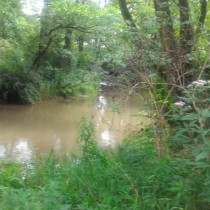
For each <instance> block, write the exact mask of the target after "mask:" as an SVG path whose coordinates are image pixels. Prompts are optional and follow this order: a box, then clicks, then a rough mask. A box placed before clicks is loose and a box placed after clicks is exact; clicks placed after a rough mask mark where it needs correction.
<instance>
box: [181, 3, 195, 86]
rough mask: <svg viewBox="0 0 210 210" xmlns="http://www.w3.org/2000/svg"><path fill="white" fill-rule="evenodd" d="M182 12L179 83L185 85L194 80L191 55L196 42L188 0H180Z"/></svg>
mask: <svg viewBox="0 0 210 210" xmlns="http://www.w3.org/2000/svg"><path fill="white" fill-rule="evenodd" d="M179 12H180V37H179V39H180V48H179V64H180V67H179V83H180V85H181V86H183V87H185V86H186V85H187V84H189V82H190V81H191V80H192V73H191V72H190V68H191V64H190V62H189V59H188V57H189V55H190V54H191V52H192V48H193V44H194V40H193V39H194V36H193V27H192V24H191V21H190V8H189V4H188V1H187V0H179Z"/></svg>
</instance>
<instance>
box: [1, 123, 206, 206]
mask: <svg viewBox="0 0 210 210" xmlns="http://www.w3.org/2000/svg"><path fill="white" fill-rule="evenodd" d="M80 143H81V145H80V146H81V147H80V148H81V155H71V156H65V157H63V158H58V157H57V156H56V154H55V153H54V152H53V151H51V153H50V154H49V156H48V157H46V158H41V159H36V160H35V161H33V162H31V163H30V164H26V163H25V164H17V163H9V162H1V163H0V168H1V170H0V177H1V179H0V209H2V210H10V209H11V210H13V209H14V207H15V209H21V210H26V209H33V210H40V209H43V210H46V209H49V210H58V209H62V210H63V209H66V210H82V209H83V210H93V209H94V210H96V209H97V210H111V209H112V210H121V209H131V210H139V209H142V210H154V209H161V210H162V209H164V210H169V209H184V210H192V209H194V210H200V209H202V210H207V209H209V201H208V197H207V190H208V186H205V182H204V180H205V178H206V175H205V169H204V168H203V169H201V168H200V169H199V168H197V167H196V165H195V162H194V160H192V159H189V158H186V157H179V158H178V157H175V156H174V157H172V156H171V157H169V156H165V157H164V158H162V159H159V158H158V157H157V155H156V151H155V139H154V133H153V130H152V129H151V128H149V127H148V128H147V129H145V130H144V131H142V132H140V133H135V134H133V135H131V136H130V137H128V138H127V139H126V140H125V141H124V143H123V144H122V145H121V146H120V147H119V148H118V149H117V150H116V151H115V152H113V151H107V150H103V149H101V148H99V147H98V146H97V145H96V143H95V141H94V137H93V124H92V123H91V122H86V121H85V120H84V121H83V124H82V126H81V129H80Z"/></svg>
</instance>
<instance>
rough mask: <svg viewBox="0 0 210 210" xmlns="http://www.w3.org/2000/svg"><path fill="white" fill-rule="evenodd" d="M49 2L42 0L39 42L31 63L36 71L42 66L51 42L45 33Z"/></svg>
mask: <svg viewBox="0 0 210 210" xmlns="http://www.w3.org/2000/svg"><path fill="white" fill-rule="evenodd" d="M50 3H51V0H44V7H43V10H42V15H41V20H40V25H41V29H40V41H39V48H38V51H37V54H36V57H35V59H34V61H33V63H32V68H35V69H38V68H39V67H40V65H41V64H42V62H43V60H44V57H45V55H46V52H47V50H48V48H49V47H50V44H51V42H52V38H51V37H50V36H49V33H48V32H47V31H46V28H47V24H48V17H47V16H48V10H49V6H50Z"/></svg>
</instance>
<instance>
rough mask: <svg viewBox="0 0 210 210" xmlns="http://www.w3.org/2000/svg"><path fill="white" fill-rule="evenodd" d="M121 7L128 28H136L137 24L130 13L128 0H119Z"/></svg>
mask: <svg viewBox="0 0 210 210" xmlns="http://www.w3.org/2000/svg"><path fill="white" fill-rule="evenodd" d="M118 2H119V5H120V10H121V13H122V16H123V19H124V21H125V22H126V24H127V26H128V27H131V28H136V24H135V23H134V21H133V18H132V16H131V13H130V11H129V10H128V6H127V2H126V0H118Z"/></svg>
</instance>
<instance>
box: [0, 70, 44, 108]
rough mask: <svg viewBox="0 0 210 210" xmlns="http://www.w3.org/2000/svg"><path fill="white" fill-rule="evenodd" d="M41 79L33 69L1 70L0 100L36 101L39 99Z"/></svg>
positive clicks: (8, 101) (5, 101) (12, 101)
mask: <svg viewBox="0 0 210 210" xmlns="http://www.w3.org/2000/svg"><path fill="white" fill-rule="evenodd" d="M40 81H41V80H40V77H39V75H38V74H36V73H35V72H33V71H17V70H16V71H8V70H7V71H0V102H1V103H26V104H32V103H34V102H35V101H36V100H37V99H39V92H38V91H39V86H40Z"/></svg>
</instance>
